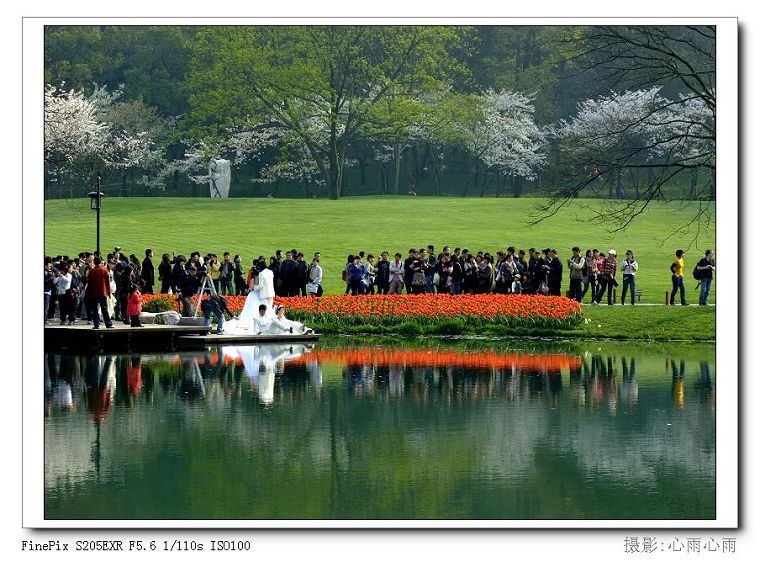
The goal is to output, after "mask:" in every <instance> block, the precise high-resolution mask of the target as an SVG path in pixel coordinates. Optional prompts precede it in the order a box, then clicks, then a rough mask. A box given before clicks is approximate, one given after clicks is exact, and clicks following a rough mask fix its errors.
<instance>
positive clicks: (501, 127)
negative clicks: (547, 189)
mask: <svg viewBox="0 0 760 562" xmlns="http://www.w3.org/2000/svg"><path fill="white" fill-rule="evenodd" d="M476 104H477V112H478V115H477V119H476V120H474V121H473V122H472V123H471V124H469V125H468V126H465V130H464V132H465V136H466V139H467V140H466V147H467V149H468V151H469V152H470V154H471V155H472V156H473V157H474V158H475V159H476V162H478V163H479V164H483V165H484V166H485V170H484V174H483V179H482V183H481V187H480V194H481V196H483V195H484V194H485V192H486V190H487V189H488V187H489V185H490V182H491V181H492V180H493V179H494V178H495V177H497V176H506V177H511V178H524V179H527V180H534V179H535V177H536V172H537V171H538V170H539V169H540V168H541V166H543V164H544V162H545V161H546V146H547V141H546V135H545V133H544V132H543V130H542V129H541V128H540V127H539V126H538V125H537V124H536V122H535V120H534V108H533V100H532V98H531V97H529V96H526V95H524V94H521V93H518V92H510V91H505V90H501V91H495V90H492V89H489V90H487V91H486V92H484V93H483V94H482V95H480V96H478V97H477V98H476ZM478 172H479V167H478V168H476V178H475V182H477V181H478V179H477V175H478Z"/></svg>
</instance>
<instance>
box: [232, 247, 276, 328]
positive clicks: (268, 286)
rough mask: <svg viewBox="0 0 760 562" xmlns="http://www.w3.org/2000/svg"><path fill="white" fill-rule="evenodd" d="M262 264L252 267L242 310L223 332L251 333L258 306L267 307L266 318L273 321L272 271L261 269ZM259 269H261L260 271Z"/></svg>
mask: <svg viewBox="0 0 760 562" xmlns="http://www.w3.org/2000/svg"><path fill="white" fill-rule="evenodd" d="M262 265H263V264H262V263H261V262H259V263H258V264H256V265H255V266H254V275H253V276H252V277H251V283H250V285H249V291H248V296H247V297H246V298H245V304H244V305H243V310H242V311H241V312H240V315H239V316H238V319H237V321H235V320H230V321H229V322H228V323H227V324H225V326H224V331H225V332H227V333H234V334H248V333H251V334H252V333H254V331H253V318H254V316H255V315H258V313H259V305H262V304H265V305H267V312H266V314H267V316H268V317H270V318H272V319H274V317H275V315H274V310H273V308H274V307H273V306H272V305H273V301H274V280H273V273H272V270H270V269H267V268H266V267H264V268H261V266H262ZM260 268H261V269H260Z"/></svg>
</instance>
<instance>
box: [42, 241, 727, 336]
mask: <svg viewBox="0 0 760 562" xmlns="http://www.w3.org/2000/svg"><path fill="white" fill-rule="evenodd" d="M684 255H685V252H684V251H683V250H680V249H679V250H677V251H676V256H675V258H674V260H673V263H672V264H671V267H670V270H671V276H672V286H673V290H672V293H671V295H670V304H674V303H675V298H676V293H680V301H681V304H684V305H685V304H688V303H687V302H686V297H685V290H684V280H683V278H684V270H685V264H684ZM153 258H154V256H153V251H152V250H151V249H147V250H145V252H144V258H143V259H142V260H141V259H139V258H138V257H137V256H136V255H135V254H130V255H129V256H126V255H125V254H124V253H122V252H121V248H120V247H118V246H117V247H115V248H114V250H113V252H110V253H109V254H108V255H107V256H106V258H105V259H102V258H101V257H100V256H96V255H94V254H91V253H88V252H81V253H79V255H78V256H76V257H74V258H69V257H68V256H56V257H55V258H52V257H46V258H45V322H46V323H47V322H49V321H50V320H52V319H53V317H54V315H55V307H56V303H57V304H58V308H59V310H60V321H61V323H62V324H65V323H69V324H73V323H75V322H77V320H78V319H80V320H84V319H86V320H87V321H88V322H93V323H94V324H95V326H94V327H98V326H99V324H98V322H97V318H98V316H99V315H98V313H97V311H98V309H100V311H101V314H102V316H103V320H104V323H105V325H106V326H107V327H110V326H111V325H112V319H113V320H117V321H123V322H124V323H125V324H130V325H132V326H139V325H140V321H139V314H140V302H141V295H142V294H146V293H147V294H151V293H154V292H159V291H160V292H161V293H173V294H176V295H177V296H178V299H179V300H180V301H181V303H182V314H183V316H190V315H191V310H190V308H191V299H192V297H193V296H194V295H195V294H197V292H198V290H199V289H200V287H201V284H202V283H203V280H204V278H207V279H208V280H209V282H210V283H213V285H214V287H215V289H216V293H217V294H218V295H220V296H224V295H246V294H248V293H249V292H250V291H251V290H252V289H253V288H254V286H256V287H258V285H256V284H257V283H261V282H262V281H261V279H267V280H269V281H267V282H268V283H271V285H272V287H271V290H272V293H273V295H272V296H274V295H277V296H281V297H290V296H299V295H300V296H312V297H320V296H321V295H322V294H323V288H322V279H323V271H322V267H321V265H320V260H321V255H320V253H319V252H315V253H314V254H313V256H312V257H311V259H310V260H309V261H308V262H307V260H306V259H305V256H304V253H303V252H301V251H298V250H296V249H292V250H288V251H286V252H284V255H283V252H282V251H281V250H277V251H276V252H275V254H274V255H273V256H271V257H270V258H269V259H268V260H267V259H266V258H265V257H264V256H263V255H260V256H258V257H257V258H256V259H254V260H253V262H252V265H251V266H250V267H247V266H243V264H242V258H241V256H240V255H234V256H233V255H232V254H230V253H229V252H224V254H223V255H222V258H221V260H220V259H219V258H218V257H217V256H216V255H215V254H213V253H208V254H206V255H205V256H202V255H201V253H200V252H199V251H194V252H192V253H191V254H190V257H189V259H188V258H186V257H185V256H184V255H176V256H175V255H170V254H163V256H162V257H161V260H160V262H159V263H158V265H157V266H154V263H153ZM565 268H567V269H565ZM265 271H266V273H265V274H264V275H263V276H262V275H261V273H262V272H265ZM638 271H639V264H638V262H637V261H636V258H635V256H634V253H633V251H632V250H627V251H626V252H625V257H624V258H623V259H621V260H620V261H618V255H617V251H616V250H614V249H610V250H609V251H607V252H606V253H605V252H602V251H599V250H597V249H588V250H586V251H585V253H583V254H582V253H581V249H580V248H579V247H578V246H575V247H573V248H572V250H571V255H570V257H568V258H567V259H566V260H564V261H563V260H562V259H561V258H560V255H559V252H558V251H557V250H556V249H552V248H544V249H543V250H539V249H536V248H529V249H528V250H527V252H526V251H525V250H522V249H520V250H516V249H515V248H514V247H512V246H510V247H508V248H507V249H506V250H505V251H501V250H499V251H497V252H496V254H495V255H492V254H491V253H489V252H487V251H478V252H471V251H470V250H468V249H467V248H464V249H461V248H454V249H453V250H452V249H451V248H450V247H449V246H445V247H444V248H443V249H442V250H441V251H440V252H436V250H435V247H434V246H433V245H432V244H431V245H428V246H427V248H424V247H423V248H419V249H416V248H410V249H409V251H408V254H407V256H406V257H405V258H404V257H403V256H402V254H401V253H400V252H395V253H394V255H393V258H392V259H391V257H390V254H389V252H387V251H383V252H381V253H380V254H379V257H376V256H375V255H373V254H372V253H367V254H365V252H363V251H361V252H358V253H357V254H355V255H354V254H352V255H349V256H348V257H347V260H346V265H345V267H344V268H343V271H342V273H341V277H342V280H343V281H344V282H345V291H344V292H345V294H351V295H357V296H358V295H366V294H400V293H402V292H406V293H410V294H421V293H445V294H453V295H456V294H460V293H482V294H485V293H498V294H510V293H516V294H517V293H529V294H540V295H555V296H561V295H562V294H563V293H562V283H563V280H564V278H565V276H567V278H568V280H569V286H568V290H567V296H569V297H570V298H572V299H575V300H577V301H578V302H583V301H584V299H586V296H587V295H590V303H591V304H592V305H598V304H601V303H602V302H603V300H605V297H606V302H607V304H608V305H612V304H614V303H613V292H614V289H615V288H616V287H618V286H620V285H622V290H621V298H620V302H621V304H625V302H626V298H627V297H628V299H629V302H630V304H631V305H633V304H635V294H636V275H637V273H638ZM714 271H715V257H714V254H713V252H712V250H707V251H706V252H705V257H704V258H702V259H701V260H700V261H699V262H698V263H697V265H696V266H695V268H694V272H693V276H694V278H695V279H697V280H698V281H699V283H700V285H701V291H700V297H699V304H700V305H706V304H707V301H708V298H709V295H710V290H711V286H712V279H713V272H714ZM269 308H270V310H272V303H271V301H270V302H269ZM204 312H207V311H206V310H204ZM212 312H214V313H215V314H216V312H217V311H216V310H214V311H212Z"/></svg>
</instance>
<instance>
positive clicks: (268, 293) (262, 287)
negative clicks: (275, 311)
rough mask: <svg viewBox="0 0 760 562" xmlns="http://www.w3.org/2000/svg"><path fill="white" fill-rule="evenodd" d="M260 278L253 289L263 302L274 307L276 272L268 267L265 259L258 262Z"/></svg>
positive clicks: (269, 306)
mask: <svg viewBox="0 0 760 562" xmlns="http://www.w3.org/2000/svg"><path fill="white" fill-rule="evenodd" d="M258 270H259V278H258V283H257V284H256V285H254V286H253V290H254V291H256V293H257V294H258V296H259V299H261V300H262V301H263V302H265V303H266V304H267V307H268V308H270V309H271V308H272V305H274V273H273V272H272V270H271V269H268V268H267V266H266V264H265V263H264V262H263V261H260V262H259V263H258Z"/></svg>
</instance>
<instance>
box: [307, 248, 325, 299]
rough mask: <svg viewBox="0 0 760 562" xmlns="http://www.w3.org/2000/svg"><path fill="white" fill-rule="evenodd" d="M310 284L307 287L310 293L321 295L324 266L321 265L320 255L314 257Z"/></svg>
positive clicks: (315, 295) (310, 272)
mask: <svg viewBox="0 0 760 562" xmlns="http://www.w3.org/2000/svg"><path fill="white" fill-rule="evenodd" d="M309 279H310V281H309V284H308V286H307V289H308V291H309V295H311V296H312V297H318V296H320V294H321V292H320V289H321V287H320V286H321V285H322V267H321V266H320V265H319V257H317V256H315V257H314V259H313V260H312V261H311V269H309Z"/></svg>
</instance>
